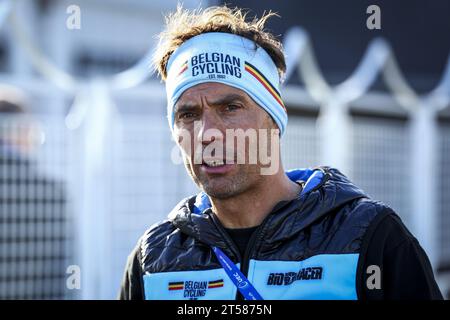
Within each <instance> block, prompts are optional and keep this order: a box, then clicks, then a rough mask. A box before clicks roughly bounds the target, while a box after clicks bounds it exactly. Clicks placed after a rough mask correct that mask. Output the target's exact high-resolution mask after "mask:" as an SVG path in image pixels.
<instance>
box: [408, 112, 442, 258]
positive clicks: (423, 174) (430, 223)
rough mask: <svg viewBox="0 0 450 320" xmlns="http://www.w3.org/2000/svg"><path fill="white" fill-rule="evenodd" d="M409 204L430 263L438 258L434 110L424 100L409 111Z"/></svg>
mask: <svg viewBox="0 0 450 320" xmlns="http://www.w3.org/2000/svg"><path fill="white" fill-rule="evenodd" d="M410 130H411V143H412V146H411V147H412V149H411V150H412V154H411V194H410V196H411V204H412V206H411V208H412V228H413V230H412V231H413V233H414V234H415V236H416V237H417V239H418V240H419V242H420V244H421V245H422V247H423V248H424V250H425V251H426V253H427V255H428V257H429V259H430V261H431V263H432V265H433V266H436V263H437V258H438V252H437V251H438V246H437V241H438V238H437V235H438V230H439V225H438V223H437V221H438V216H437V214H438V212H437V208H438V206H437V203H438V200H439V199H438V190H437V179H438V175H437V172H438V165H439V163H438V161H437V160H438V153H439V148H437V144H436V142H437V138H438V135H437V122H436V111H435V110H434V109H433V108H432V107H431V106H430V105H427V104H422V105H420V106H419V108H417V109H415V110H414V112H411V123H410Z"/></svg>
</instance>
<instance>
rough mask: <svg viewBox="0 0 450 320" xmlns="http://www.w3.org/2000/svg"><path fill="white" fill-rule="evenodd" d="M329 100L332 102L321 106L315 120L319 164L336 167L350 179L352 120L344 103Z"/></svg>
mask: <svg viewBox="0 0 450 320" xmlns="http://www.w3.org/2000/svg"><path fill="white" fill-rule="evenodd" d="M330 100H331V101H333V102H328V103H326V104H324V105H323V106H321V108H320V114H319V117H318V119H317V127H318V132H319V136H320V150H321V154H320V157H321V158H320V159H321V161H322V163H321V164H323V165H329V166H333V167H336V168H337V169H339V170H340V171H341V172H342V173H344V174H345V175H347V176H348V177H350V178H351V176H352V166H351V163H350V162H349V159H351V156H352V154H353V153H352V152H353V150H352V149H353V147H352V132H351V130H352V122H351V121H352V120H351V118H350V115H349V113H348V106H347V105H346V104H345V103H337V102H335V101H336V100H338V99H336V100H335V99H330Z"/></svg>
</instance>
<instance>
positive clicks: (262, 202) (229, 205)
mask: <svg viewBox="0 0 450 320" xmlns="http://www.w3.org/2000/svg"><path fill="white" fill-rule="evenodd" d="M300 188H301V187H300V186H299V185H298V184H297V183H295V182H293V181H291V180H290V179H289V178H288V177H287V176H286V174H285V173H284V171H283V170H280V172H278V173H277V174H276V175H273V176H265V179H264V181H262V182H261V183H259V185H258V186H256V187H254V188H252V189H251V190H249V191H246V192H244V193H242V194H239V195H237V196H234V197H232V198H229V199H216V198H211V204H212V209H213V211H214V213H215V214H216V216H217V217H218V218H219V220H220V222H221V223H222V225H223V226H224V227H225V228H250V227H256V226H258V225H260V224H261V223H262V221H263V220H264V218H265V217H266V216H267V215H268V214H269V213H270V212H271V211H272V209H273V208H274V207H275V205H276V204H277V203H279V202H280V201H286V200H292V199H295V198H296V197H297V196H298V194H299V193H300Z"/></svg>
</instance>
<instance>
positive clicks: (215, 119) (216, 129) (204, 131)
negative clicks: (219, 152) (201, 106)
mask: <svg viewBox="0 0 450 320" xmlns="http://www.w3.org/2000/svg"><path fill="white" fill-rule="evenodd" d="M223 134H224V127H223V123H222V121H221V119H220V117H219V115H217V114H216V113H215V112H214V111H212V110H208V111H204V112H203V115H202V119H201V123H200V129H199V131H198V135H197V139H198V141H200V142H201V143H202V144H204V145H208V144H210V143H211V142H213V141H216V140H219V139H221V140H223Z"/></svg>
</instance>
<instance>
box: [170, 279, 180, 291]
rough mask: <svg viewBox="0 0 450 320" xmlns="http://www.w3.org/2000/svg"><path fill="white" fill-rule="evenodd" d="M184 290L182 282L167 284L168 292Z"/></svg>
mask: <svg viewBox="0 0 450 320" xmlns="http://www.w3.org/2000/svg"><path fill="white" fill-rule="evenodd" d="M182 289H184V282H183V281H181V282H169V290H182Z"/></svg>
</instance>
